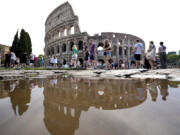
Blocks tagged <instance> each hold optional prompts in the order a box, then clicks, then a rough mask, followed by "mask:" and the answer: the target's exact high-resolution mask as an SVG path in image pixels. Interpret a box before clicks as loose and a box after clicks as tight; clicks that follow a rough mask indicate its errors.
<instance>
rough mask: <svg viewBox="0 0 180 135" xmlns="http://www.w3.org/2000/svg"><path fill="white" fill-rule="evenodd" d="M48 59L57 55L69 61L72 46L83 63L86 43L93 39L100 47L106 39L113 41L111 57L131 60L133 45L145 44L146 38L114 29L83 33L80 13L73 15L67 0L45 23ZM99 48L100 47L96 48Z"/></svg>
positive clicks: (59, 60) (61, 59) (98, 57)
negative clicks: (92, 34) (137, 43)
mask: <svg viewBox="0 0 180 135" xmlns="http://www.w3.org/2000/svg"><path fill="white" fill-rule="evenodd" d="M45 27H46V30H45V48H44V52H45V62H46V64H47V63H49V59H50V57H51V56H54V55H55V56H57V58H58V62H59V63H69V62H70V61H71V57H72V46H73V45H74V44H76V45H77V46H78V59H79V61H80V62H81V64H82V63H83V59H84V52H83V50H84V46H83V42H87V41H88V40H89V39H94V42H95V43H96V44H97V48H98V47H100V46H102V45H103V42H104V40H105V39H109V40H110V42H111V44H112V59H113V61H114V62H116V63H117V62H118V61H119V60H123V61H126V60H127V61H129V59H130V56H131V54H132V53H133V52H132V51H133V45H134V44H135V41H136V40H137V39H139V40H140V41H141V42H142V43H143V45H144V46H145V43H144V41H143V40H142V39H141V38H139V37H137V36H134V35H130V34H124V33H114V32H103V33H101V35H98V34H97V35H94V36H90V35H88V33H87V32H81V31H80V27H79V19H78V16H76V15H75V14H74V11H73V9H72V6H71V5H70V4H69V3H68V2H66V3H64V4H62V5H60V6H58V7H57V8H56V9H55V10H54V11H52V13H50V15H49V16H48V18H47V20H46V22H45ZM144 48H145V47H144ZM97 50H98V49H97ZM97 59H98V61H104V58H103V53H102V51H98V56H97Z"/></svg>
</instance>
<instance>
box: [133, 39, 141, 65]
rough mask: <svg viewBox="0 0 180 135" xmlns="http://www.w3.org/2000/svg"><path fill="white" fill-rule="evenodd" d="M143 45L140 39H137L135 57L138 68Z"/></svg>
mask: <svg viewBox="0 0 180 135" xmlns="http://www.w3.org/2000/svg"><path fill="white" fill-rule="evenodd" d="M142 49H143V45H142V43H140V41H139V40H136V44H135V45H134V57H135V61H136V68H138V67H139V65H140V60H141V55H142Z"/></svg>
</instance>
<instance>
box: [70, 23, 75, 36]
mask: <svg viewBox="0 0 180 135" xmlns="http://www.w3.org/2000/svg"><path fill="white" fill-rule="evenodd" d="M68 33H69V35H73V34H75V29H74V26H73V25H72V26H70V28H69V31H68Z"/></svg>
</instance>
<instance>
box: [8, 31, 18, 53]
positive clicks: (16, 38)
mask: <svg viewBox="0 0 180 135" xmlns="http://www.w3.org/2000/svg"><path fill="white" fill-rule="evenodd" d="M18 44H19V37H18V31H17V32H16V35H15V36H14V41H13V43H12V46H11V47H10V51H11V52H15V54H16V56H18V55H19V51H18Z"/></svg>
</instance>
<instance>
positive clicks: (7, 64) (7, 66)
mask: <svg viewBox="0 0 180 135" xmlns="http://www.w3.org/2000/svg"><path fill="white" fill-rule="evenodd" d="M10 61H11V53H10V52H8V53H6V54H5V67H6V68H9V67H10Z"/></svg>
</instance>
